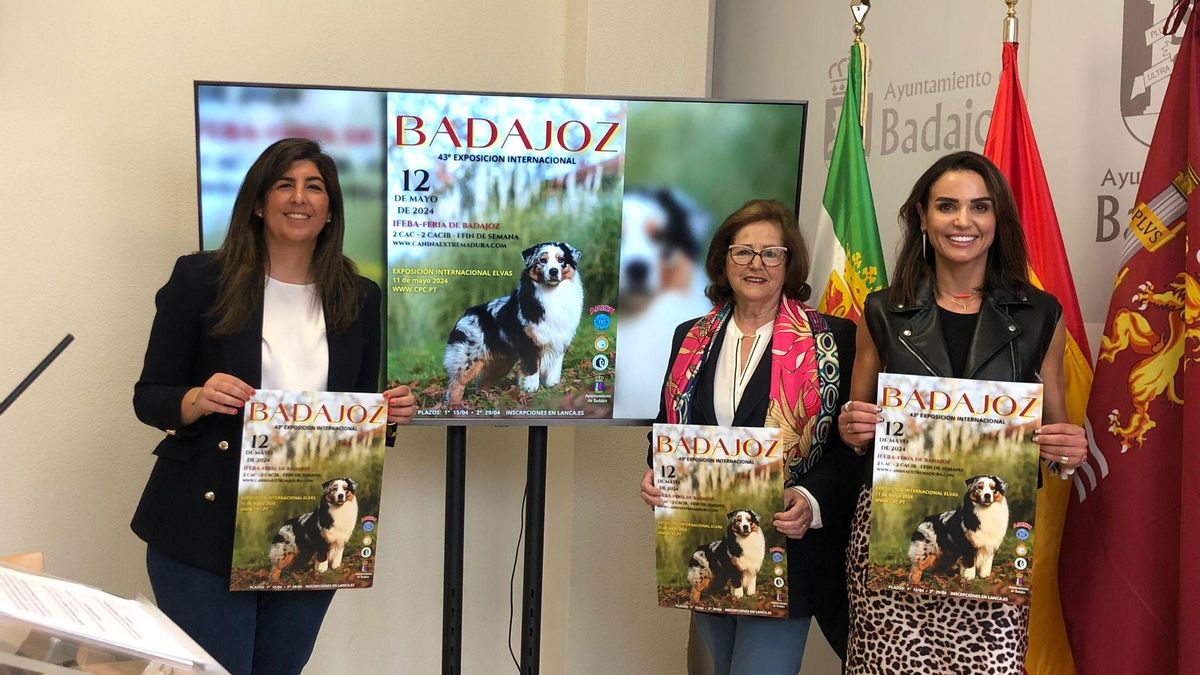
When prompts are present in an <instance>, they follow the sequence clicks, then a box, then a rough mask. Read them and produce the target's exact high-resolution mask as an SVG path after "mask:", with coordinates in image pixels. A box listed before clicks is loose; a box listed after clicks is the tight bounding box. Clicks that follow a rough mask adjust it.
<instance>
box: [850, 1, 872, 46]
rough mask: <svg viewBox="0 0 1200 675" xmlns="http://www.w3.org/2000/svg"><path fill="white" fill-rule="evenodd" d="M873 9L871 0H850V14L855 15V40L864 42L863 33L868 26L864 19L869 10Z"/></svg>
mask: <svg viewBox="0 0 1200 675" xmlns="http://www.w3.org/2000/svg"><path fill="white" fill-rule="evenodd" d="M869 11H871V0H850V14H851V15H853V16H854V41H855V42H862V34H863V31H864V30H866V28H865V27H864V26H863V21H865V20H866V18H867V12H869Z"/></svg>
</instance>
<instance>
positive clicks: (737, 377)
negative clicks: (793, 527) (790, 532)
mask: <svg viewBox="0 0 1200 675" xmlns="http://www.w3.org/2000/svg"><path fill="white" fill-rule="evenodd" d="M774 332H775V322H774V320H772V321H768V322H767V323H765V324H763V325H761V326H759V327H758V328H757V329H756V330H755V331H754V332H753V333H750V334H746V333H743V332H742V329H741V328H739V327H738V325H737V321H735V320H734V319H733V317H732V316H731V317H729V320H728V321H727V322H726V328H725V341H724V342H723V343H721V352H720V353H719V354H717V370H716V372H715V373H713V411H714V412H715V413H716V415H717V424H719V425H721V426H723V427H728V426H732V425H733V414H734V412H735V411H736V410H737V407H738V404H739V403H741V402H742V394H743V393H745V391H746V384H747V383H749V382H750V378H751V377H752V376H753V375H754V371H755V370H757V369H758V364H759V363H760V362H761V361H762V359H763V354H766V353H767V352H769V351H771V337H772V335H773V334H774ZM743 340H749V341H750V358H748V359H746V365H745V367H742V359H741V350H740V345H741V344H742V341H743ZM768 358H769V357H768ZM792 489H793V490H795V491H797V492H799V493H800V494H802V495H804V497H805V498H806V499H807V500H808V504H809V506H810V507H811V508H812V514H813V519H812V524H810V525H809V529H811V530H816V529H820V528H821V526H822V525H823V523H822V522H821V505H820V504H818V503H817V499H816V497H813V495H812V493H811V492H809V491H808V490H807V489H805V488H803V487H801V486H799V485H794V486H792Z"/></svg>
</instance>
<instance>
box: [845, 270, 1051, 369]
mask: <svg viewBox="0 0 1200 675" xmlns="http://www.w3.org/2000/svg"><path fill="white" fill-rule="evenodd" d="M888 295H889V291H888V289H884V290H881V291H876V292H874V293H872V294H870V295H869V296H867V302H866V306H865V308H864V310H863V316H864V318H865V320H866V322H867V328H868V329H869V330H870V331H871V338H872V340H873V341H874V342H875V347H876V348H877V349H878V350H879V359H880V363H881V365H882V368H883V370H884V371H885V372H889V373H909V374H913V375H935V376H938V377H952V376H953V373H952V369H951V366H950V355H949V353H948V352H947V350H946V342H945V338H944V337H943V334H942V326H941V321H940V320H939V319H938V311H937V303H936V302H935V301H934V298H933V288H932V286H931V285H930V284H928V283H926V284H924V285H923V286H922V287H921V288H920V292H919V293H918V300H917V301H915V302H914V303H913V304H910V305H900V304H892V303H891V301H890V300H889V299H888ZM1061 314H1062V306H1061V305H1059V304H1058V300H1056V299H1055V297H1054V296H1053V295H1051V294H1049V293H1046V292H1045V291H1039V290H1037V289H1034V288H1031V289H1029V290H1028V291H1026V292H1025V293H1023V294H1021V295H1019V296H1018V295H1013V294H1012V293H1009V292H1007V291H1002V290H998V291H991V292H988V293H985V294H984V296H983V300H982V302H981V304H980V309H979V320H978V322H977V323H976V325H975V335H974V337H973V338H972V339H971V346H970V350H969V351H968V354H967V362H966V366H965V367H964V369H963V373H962V377H964V378H970V379H975V380H1003V381H1008V382H1037V381H1039V380H1040V379H1041V378H1040V376H1039V375H1038V371H1040V370H1041V367H1042V361H1043V360H1044V359H1045V358H1046V350H1047V349H1048V348H1049V346H1050V339H1051V338H1052V337H1053V336H1054V328H1055V326H1056V325H1057V324H1058V319H1059V316H1060V315H1061Z"/></svg>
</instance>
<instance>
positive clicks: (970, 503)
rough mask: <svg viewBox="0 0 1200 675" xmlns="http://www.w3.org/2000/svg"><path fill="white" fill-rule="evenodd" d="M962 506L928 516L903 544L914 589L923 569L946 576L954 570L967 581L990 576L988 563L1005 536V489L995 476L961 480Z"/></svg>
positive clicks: (1005, 486)
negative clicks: (962, 482) (958, 571)
mask: <svg viewBox="0 0 1200 675" xmlns="http://www.w3.org/2000/svg"><path fill="white" fill-rule="evenodd" d="M966 485H967V491H966V492H965V493H964V494H963V498H962V505H960V506H959V507H958V508H957V509H955V510H953V511H946V512H943V513H938V514H934V515H932V516H928V517H926V518H925V520H923V521H921V524H920V525H917V529H916V530H914V531H913V534H912V541H911V543H910V544H909V545H908V559H909V561H910V562H911V563H912V571H911V572H910V574H909V581H910V582H911V583H912V585H914V586H916V585H918V584H920V583H921V575H922V574H923V573H924V572H925V571H926V570H928V569H932V570H933V571H934V572H942V573H945V572H949V571H951V570H953V569H954V567H955V566H956V565H957V566H958V567H959V570H960V571H961V574H962V578H963V579H966V580H968V581H970V580H972V579H974V578H976V576H978V577H979V578H981V579H985V578H987V577H989V576H991V574H992V559H993V558H995V557H996V551H997V549H999V548H1000V543H1001V542H1002V541H1004V535H1005V533H1007V532H1008V502H1007V500H1005V498H1004V491H1005V490H1006V489H1008V484H1007V483H1005V482H1004V480H1002V479H1001V478H1000V477H999V476H972V477H971V478H968V479H967V480H966Z"/></svg>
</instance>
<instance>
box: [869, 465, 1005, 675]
mask: <svg viewBox="0 0 1200 675" xmlns="http://www.w3.org/2000/svg"><path fill="white" fill-rule="evenodd" d="M870 533H871V490H870V488H863V489H862V491H861V492H860V493H859V495H858V506H857V508H856V509H855V512H854V523H853V525H852V526H851V530H850V545H849V548H848V549H847V551H846V577H847V583H848V585H849V592H850V645H849V648H848V650H847V654H846V672H847V673H881V674H886V675H896V674H898V673H923V674H924V673H930V674H932V673H963V674H967V673H989V674H991V673H995V674H997V675H1000V674H1004V675H1008V674H1010V673H1011V674H1013V675H1020V674H1021V673H1023V672H1024V666H1025V650H1026V648H1027V647H1028V646H1029V607H1028V606H1027V605H1014V604H1010V603H1003V602H989V601H986V600H970V599H964V598H927V597H924V596H921V595H916V594H913V593H909V592H906V591H894V590H882V591H872V590H870V589H869V588H867V540H868V538H869V537H870Z"/></svg>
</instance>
